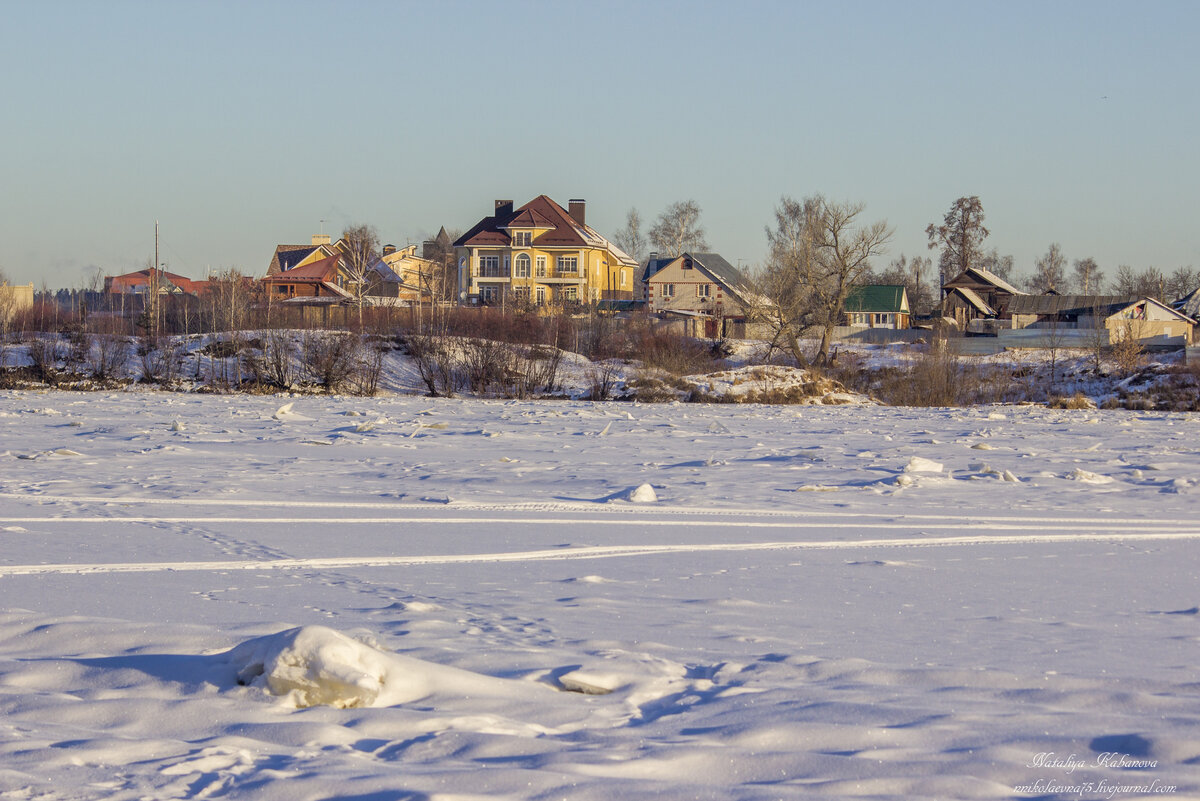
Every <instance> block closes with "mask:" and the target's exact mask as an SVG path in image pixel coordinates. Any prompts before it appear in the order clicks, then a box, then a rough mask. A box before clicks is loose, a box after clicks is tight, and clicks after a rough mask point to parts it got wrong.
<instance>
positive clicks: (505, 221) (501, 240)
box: [454, 195, 598, 247]
mask: <svg viewBox="0 0 1200 801" xmlns="http://www.w3.org/2000/svg"><path fill="white" fill-rule="evenodd" d="M509 227H515V228H535V227H536V228H549V229H550V230H548V231H546V232H545V233H543V234H541V235H540V236H538V237H537V238H536V241H537V244H538V245H544V246H550V247H595V246H596V245H597V244H598V243H596V242H593V241H589V240H587V239H585V238H584V236H585V234H584V232H585V231H586V230H587V229H586V227H585V226H581V225H579V224H578V223H577V222H575V220H573V219H572V218H571V215H570V213H568V212H567V210H566V209H564V208H563V207H562V206H560V205H558V204H557V203H555V202H554V201H553V200H551V199H550V198H548V197H546V196H545V195H538V196H537V197H535V198H534V199H533V200H531V201H529V202H528V203H526V204H525V205H524V206H522V207H521V208H519V209H517V210H516V211H514V212H512V213H511V214H505V215H503V216H499V217H497V216H492V217H484V218H483V219H482V220H480V221H479V222H478V223H476V224H475V227H473V228H472V229H471V230H470V231H467V232H466V233H465V234H463V235H462V236H461V237H459V238H458V241H457V242H455V243H454V244H455V246H456V247H465V246H478V245H499V246H502V247H507V246H508V245H509V244H511V242H512V237H511V236H509V234H508V231H506V230H505V229H506V228H509Z"/></svg>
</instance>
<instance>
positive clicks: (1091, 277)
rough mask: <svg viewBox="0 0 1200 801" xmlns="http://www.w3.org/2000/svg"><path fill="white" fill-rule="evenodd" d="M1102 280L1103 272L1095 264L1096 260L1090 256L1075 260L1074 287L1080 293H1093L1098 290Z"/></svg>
mask: <svg viewBox="0 0 1200 801" xmlns="http://www.w3.org/2000/svg"><path fill="white" fill-rule="evenodd" d="M1103 282H1104V273H1102V272H1101V271H1100V267H1099V266H1098V265H1097V264H1096V260H1095V259H1093V258H1092V257H1091V256H1088V257H1087V258H1086V259H1078V260H1076V262H1075V288H1076V289H1078V290H1079V292H1080V294H1082V295H1094V294H1097V293H1098V292H1099V291H1100V285H1101V284H1102V283H1103Z"/></svg>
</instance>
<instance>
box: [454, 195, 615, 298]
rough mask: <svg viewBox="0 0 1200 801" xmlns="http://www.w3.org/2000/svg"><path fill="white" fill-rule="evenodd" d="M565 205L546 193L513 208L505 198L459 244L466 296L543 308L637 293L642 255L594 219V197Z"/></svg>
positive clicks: (462, 293)
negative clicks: (589, 212)
mask: <svg viewBox="0 0 1200 801" xmlns="http://www.w3.org/2000/svg"><path fill="white" fill-rule="evenodd" d="M568 206H569V208H567V209H564V208H563V207H562V206H560V205H558V204H557V203H555V202H554V201H553V200H551V199H550V198H548V197H546V196H545V195H538V196H537V197H535V198H534V199H533V200H531V201H529V202H528V203H526V204H525V205H524V206H521V207H520V208H519V209H514V208H513V202H512V201H511V200H497V201H496V208H495V214H493V215H492V216H491V217H485V218H483V219H482V220H480V221H479V222H478V223H476V225H475V226H474V227H473V228H471V230H469V231H467V232H466V233H465V234H463V235H462V236H461V237H459V238H458V240H457V241H456V242H455V243H454V250H455V257H456V258H457V261H458V279H459V280H458V286H459V289H460V295H459V301H460V302H461V303H464V304H467V305H474V304H488V305H502V304H505V303H512V304H513V305H514V306H521V305H533V306H539V307H550V306H573V305H575V304H578V303H597V302H599V301H601V300H632V299H633V275H634V270H635V269H637V266H638V265H637V262H635V261H634V260H633V259H632V258H631V257H630V256H629V255H627V254H626V253H624V252H623V251H622V250H621V249H620V248H618V247H617V246H616V245H614V244H612V243H611V242H609V241H608V240H607V239H605V238H604V237H603V236H601V235H600V234H598V233H596V231H595V230H594V229H592V228H591V227H590V226H589V225H588V224H587V222H586V217H585V211H586V204H585V203H584V201H582V200H572V201H570V202H569V203H568Z"/></svg>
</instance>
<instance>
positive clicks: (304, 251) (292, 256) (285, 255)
mask: <svg viewBox="0 0 1200 801" xmlns="http://www.w3.org/2000/svg"><path fill="white" fill-rule="evenodd" d="M316 249H317V247H316V246H315V245H314V246H312V247H302V248H299V249H297V250H285V251H283V252H281V253H280V254H279V256H278V258H279V269H281V270H290V269H292V268H293V267H295V266H296V264H297V263H298V262H301V261H304V260H305V259H307V258H308V257H309V256H311V255H312V252H313V251H314V250H316Z"/></svg>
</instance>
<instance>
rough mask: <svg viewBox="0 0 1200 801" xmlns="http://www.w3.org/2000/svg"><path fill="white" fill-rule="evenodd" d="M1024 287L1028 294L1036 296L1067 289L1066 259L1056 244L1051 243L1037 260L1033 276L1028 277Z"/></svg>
mask: <svg viewBox="0 0 1200 801" xmlns="http://www.w3.org/2000/svg"><path fill="white" fill-rule="evenodd" d="M1026 285H1027V286H1028V287H1029V291H1030V292H1033V293H1035V294H1038V295H1041V294H1045V293H1046V292H1050V291H1051V290H1053V291H1055V292H1060V291H1061V290H1064V289H1066V288H1067V287H1066V285H1067V257H1066V256H1064V255H1063V253H1062V248H1061V247H1059V245H1058V243H1057V242H1053V243H1051V245H1050V247H1049V249H1048V250H1047V251H1046V253H1045V255H1043V256H1041V257H1040V258H1039V259H1038V260H1037V264H1036V265H1035V266H1034V269H1033V275H1031V276H1029V280H1028V281H1027V282H1026Z"/></svg>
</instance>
